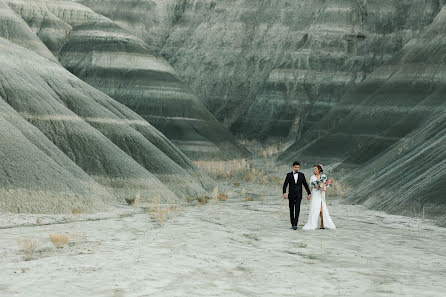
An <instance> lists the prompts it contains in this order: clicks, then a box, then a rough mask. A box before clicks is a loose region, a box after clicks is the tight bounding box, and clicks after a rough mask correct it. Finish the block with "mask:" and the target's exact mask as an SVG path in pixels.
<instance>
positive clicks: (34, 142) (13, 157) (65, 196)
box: [0, 39, 114, 213]
mask: <svg viewBox="0 0 446 297" xmlns="http://www.w3.org/2000/svg"><path fill="white" fill-rule="evenodd" d="M0 42H3V39H1V40H0ZM0 48H1V49H2V51H3V50H4V49H3V47H0ZM0 155H1V162H0V209H1V210H3V211H5V210H6V211H11V212H41V213H60V212H64V213H71V211H72V209H73V208H77V209H81V210H84V211H87V212H89V211H99V210H103V209H104V208H105V204H106V203H111V202H113V200H114V198H113V194H112V193H109V192H107V191H106V190H105V189H104V188H103V187H102V186H100V185H99V184H98V183H97V182H95V181H94V180H93V179H92V178H91V177H90V176H88V175H87V174H86V173H85V172H84V171H83V170H82V169H80V168H79V167H78V166H77V165H76V164H75V163H74V162H73V161H72V160H70V159H69V158H68V157H67V156H66V155H65V154H64V153H63V152H62V151H60V150H59V148H58V147H57V146H56V145H54V144H53V143H52V142H51V141H50V140H49V139H48V138H47V137H46V136H45V135H44V134H43V133H42V132H40V131H39V130H38V129H37V128H36V127H34V126H33V125H31V124H30V123H28V122H27V121H26V120H25V119H23V117H21V116H20V115H19V114H18V113H17V112H16V111H15V110H14V109H12V108H11V107H10V106H9V105H8V104H7V103H6V102H5V101H4V99H3V97H1V96H0Z"/></svg>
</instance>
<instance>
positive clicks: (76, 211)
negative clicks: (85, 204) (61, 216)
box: [71, 207, 84, 215]
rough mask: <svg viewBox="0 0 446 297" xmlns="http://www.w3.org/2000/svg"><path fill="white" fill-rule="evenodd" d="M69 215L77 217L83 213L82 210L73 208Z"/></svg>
mask: <svg viewBox="0 0 446 297" xmlns="http://www.w3.org/2000/svg"><path fill="white" fill-rule="evenodd" d="M71 213H72V214H73V215H79V214H82V213H84V211H83V210H82V209H80V208H78V207H75V208H73V209H71Z"/></svg>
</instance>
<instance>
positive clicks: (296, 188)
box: [283, 172, 311, 199]
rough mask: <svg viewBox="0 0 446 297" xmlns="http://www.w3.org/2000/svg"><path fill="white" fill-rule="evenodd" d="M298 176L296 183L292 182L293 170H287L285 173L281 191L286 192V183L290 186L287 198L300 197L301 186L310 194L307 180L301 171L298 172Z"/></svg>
mask: <svg viewBox="0 0 446 297" xmlns="http://www.w3.org/2000/svg"><path fill="white" fill-rule="evenodd" d="M298 174H299V177H298V179H297V183H295V182H294V176H293V172H289V173H288V174H287V175H286V178H285V182H284V183H283V193H284V194H285V193H286V188H287V187H288V185H289V186H290V189H289V193H288V199H302V186H304V187H305V190H306V191H307V194H308V195H311V192H310V188H309V187H308V184H307V180H306V179H305V175H304V174H303V173H301V172H298Z"/></svg>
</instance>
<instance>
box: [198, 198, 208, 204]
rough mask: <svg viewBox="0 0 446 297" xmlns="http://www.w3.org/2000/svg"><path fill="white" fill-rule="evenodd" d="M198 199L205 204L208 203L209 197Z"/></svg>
mask: <svg viewBox="0 0 446 297" xmlns="http://www.w3.org/2000/svg"><path fill="white" fill-rule="evenodd" d="M197 201H198V203H200V205H204V204H206V203H208V198H207V197H197Z"/></svg>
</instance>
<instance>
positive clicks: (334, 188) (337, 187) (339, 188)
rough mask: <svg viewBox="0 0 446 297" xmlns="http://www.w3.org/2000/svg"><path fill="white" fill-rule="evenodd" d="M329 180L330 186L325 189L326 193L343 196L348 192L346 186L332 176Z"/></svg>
mask: <svg viewBox="0 0 446 297" xmlns="http://www.w3.org/2000/svg"><path fill="white" fill-rule="evenodd" d="M331 180H332V184H331V188H329V189H327V191H328V194H329V195H330V196H333V197H338V198H343V197H344V196H345V194H346V193H347V192H348V187H347V186H345V185H343V184H342V183H340V182H338V181H337V180H335V179H333V178H332V179H331Z"/></svg>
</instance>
